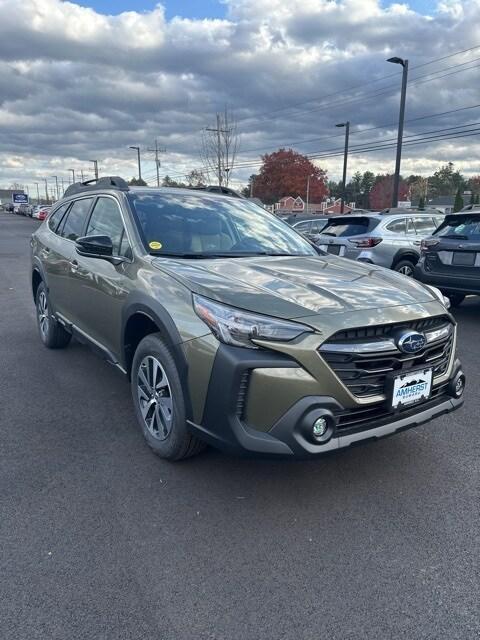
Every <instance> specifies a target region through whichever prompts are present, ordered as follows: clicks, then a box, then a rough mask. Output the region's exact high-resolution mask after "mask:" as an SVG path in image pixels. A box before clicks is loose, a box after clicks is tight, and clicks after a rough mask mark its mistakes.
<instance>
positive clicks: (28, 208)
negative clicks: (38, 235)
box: [2, 203, 52, 220]
mask: <svg viewBox="0 0 480 640" xmlns="http://www.w3.org/2000/svg"><path fill="white" fill-rule="evenodd" d="M2 208H3V211H5V212H6V213H16V214H18V215H20V216H26V217H29V218H36V219H37V220H45V218H46V217H47V215H48V212H49V211H50V209H51V208H52V206H51V205H45V204H39V205H35V206H32V205H30V204H12V203H7V204H5V205H3V207H2Z"/></svg>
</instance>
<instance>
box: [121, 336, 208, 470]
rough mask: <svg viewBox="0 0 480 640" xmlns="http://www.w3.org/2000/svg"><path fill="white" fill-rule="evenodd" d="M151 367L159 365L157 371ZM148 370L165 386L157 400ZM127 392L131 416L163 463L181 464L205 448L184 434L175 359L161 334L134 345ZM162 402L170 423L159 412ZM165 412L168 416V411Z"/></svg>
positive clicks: (184, 423) (180, 386) (179, 381)
mask: <svg viewBox="0 0 480 640" xmlns="http://www.w3.org/2000/svg"><path fill="white" fill-rule="evenodd" d="M155 363H158V364H159V365H160V370H159V369H158V365H157V364H155ZM151 366H155V367H157V368H156V371H157V375H158V376H159V378H158V379H159V380H160V385H161V384H164V385H165V380H166V386H163V388H161V389H160V391H159V392H158V394H159V397H157V393H156V390H157V388H158V386H157V385H156V384H152V380H153V381H154V382H155V381H156V380H157V378H155V375H154V374H153V373H152V369H151V368H150V367H151ZM141 368H142V372H143V376H142V372H141V371H140V369H141ZM145 375H146V377H147V379H148V382H149V383H150V384H149V385H148V386H147V385H145V384H144V382H143V381H144V379H145V378H144V376H145ZM162 381H163V382H162ZM131 389H132V398H133V404H134V407H135V414H136V416H137V420H138V423H139V425H140V428H141V430H142V433H143V437H144V438H145V440H146V441H147V444H148V446H149V447H150V448H151V449H152V451H153V452H154V453H156V454H157V455H158V456H160V457H161V458H165V459H166V460H182V459H184V458H190V457H191V456H194V455H196V454H198V453H200V452H201V451H202V450H203V449H204V448H205V447H206V445H205V443H203V442H202V441H201V440H198V439H197V438H196V437H195V436H193V435H192V434H191V433H190V432H189V430H188V427H187V419H186V403H185V396H184V391H183V388H182V383H181V380H180V375H179V372H178V368H177V365H176V364H175V359H174V357H173V355H172V353H171V351H170V349H169V348H168V346H167V345H166V344H165V342H164V340H163V339H162V337H161V334H159V333H152V334H150V335H148V336H146V337H145V338H143V340H142V341H141V342H140V344H139V345H138V347H137V350H136V351H135V355H134V357H133V363H132V371H131ZM154 395H155V397H154ZM147 396H148V398H149V399H148V398H147ZM155 398H156V399H155ZM162 401H163V402H168V401H170V402H169V404H170V406H171V411H170V414H169V415H170V420H168V418H166V417H165V416H166V414H165V413H164V411H162V408H161V405H162ZM147 406H150V407H151V408H153V411H152V410H151V408H150V409H148V411H147V413H146V415H145V418H144V414H143V413H142V410H143V411H144V412H145V410H146V407H147ZM157 409H158V412H157ZM166 411H167V415H168V409H167V410H166ZM156 412H157V413H156ZM154 414H155V416H154ZM147 423H148V424H147Z"/></svg>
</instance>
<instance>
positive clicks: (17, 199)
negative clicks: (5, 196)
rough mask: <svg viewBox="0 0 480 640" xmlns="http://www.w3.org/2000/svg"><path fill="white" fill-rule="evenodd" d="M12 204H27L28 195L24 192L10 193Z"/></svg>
mask: <svg viewBox="0 0 480 640" xmlns="http://www.w3.org/2000/svg"><path fill="white" fill-rule="evenodd" d="M12 202H13V204H28V196H27V194H26V193H12Z"/></svg>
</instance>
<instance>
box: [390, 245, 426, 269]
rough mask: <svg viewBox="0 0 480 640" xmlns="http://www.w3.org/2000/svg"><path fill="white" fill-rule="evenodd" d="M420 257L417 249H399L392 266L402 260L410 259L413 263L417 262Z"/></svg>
mask: <svg viewBox="0 0 480 640" xmlns="http://www.w3.org/2000/svg"><path fill="white" fill-rule="evenodd" d="M419 259H420V255H419V254H418V253H415V251H413V250H409V249H403V250H400V251H397V253H396V254H395V256H394V258H393V262H392V266H395V265H396V264H398V263H399V262H401V261H402V260H408V261H409V262H412V263H413V264H417V262H418V261H419Z"/></svg>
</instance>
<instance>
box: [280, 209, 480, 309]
mask: <svg viewBox="0 0 480 640" xmlns="http://www.w3.org/2000/svg"><path fill="white" fill-rule="evenodd" d="M286 221H287V222H288V223H289V224H290V225H291V226H292V227H293V228H294V229H296V230H297V231H299V232H301V233H302V234H303V235H305V236H306V237H307V238H308V239H309V240H310V241H312V242H313V243H314V244H315V245H316V246H318V247H319V248H321V249H323V250H324V251H326V252H327V253H330V254H334V255H337V256H340V257H344V258H350V259H352V260H357V261H359V262H364V263H368V264H375V265H378V266H382V267H386V268H388V269H393V270H394V271H398V272H399V273H402V274H403V275H405V276H410V277H411V276H414V277H415V278H416V279H418V280H420V281H422V282H424V283H426V284H430V285H434V286H436V287H438V288H439V289H440V290H441V291H442V292H443V293H444V294H445V295H446V296H448V297H449V298H450V301H451V304H452V305H453V306H458V305H459V304H461V303H462V302H463V300H464V298H465V296H467V295H480V207H479V206H478V205H469V206H468V207H465V208H464V210H463V211H461V212H458V213H454V214H450V215H447V216H444V215H443V214H442V212H441V211H439V210H437V209H427V210H425V211H420V210H412V209H409V210H405V209H385V210H384V211H382V212H381V213H364V214H363V215H358V214H352V215H341V216H340V215H337V216H330V217H328V216H309V217H305V216H303V217H300V216H292V217H291V218H287V219H286Z"/></svg>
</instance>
